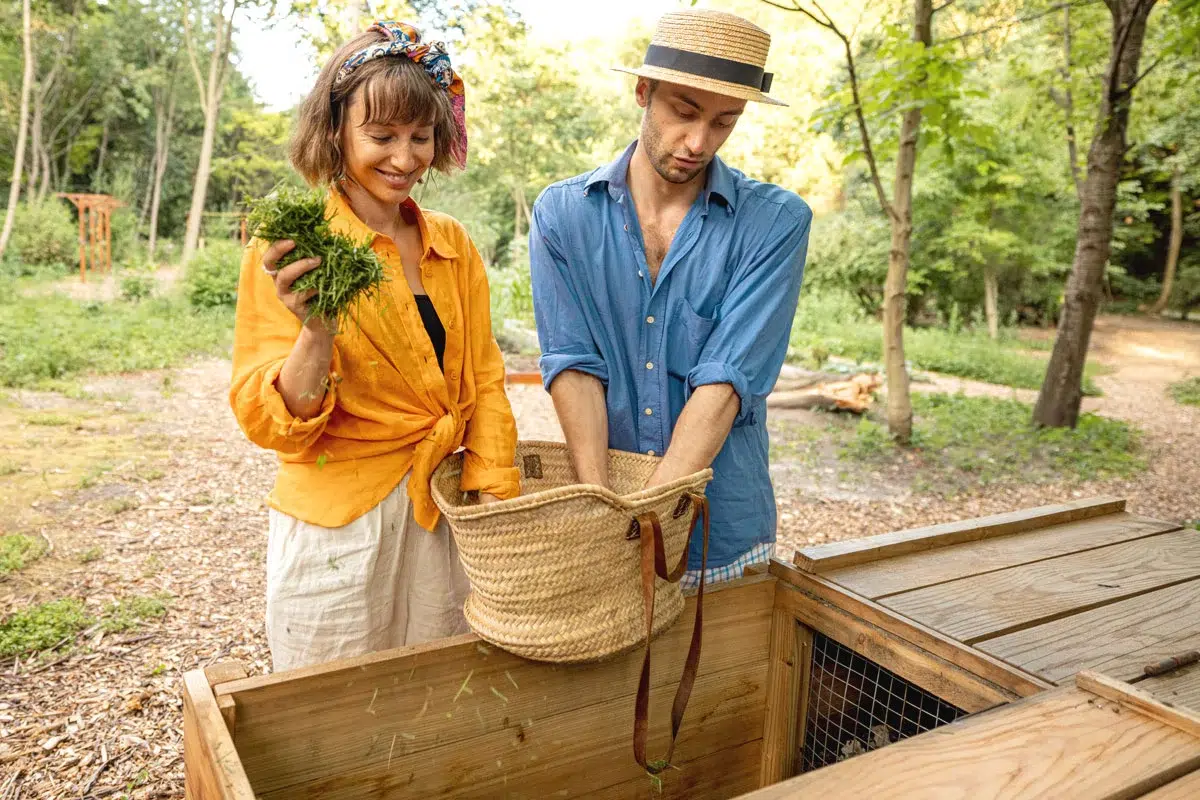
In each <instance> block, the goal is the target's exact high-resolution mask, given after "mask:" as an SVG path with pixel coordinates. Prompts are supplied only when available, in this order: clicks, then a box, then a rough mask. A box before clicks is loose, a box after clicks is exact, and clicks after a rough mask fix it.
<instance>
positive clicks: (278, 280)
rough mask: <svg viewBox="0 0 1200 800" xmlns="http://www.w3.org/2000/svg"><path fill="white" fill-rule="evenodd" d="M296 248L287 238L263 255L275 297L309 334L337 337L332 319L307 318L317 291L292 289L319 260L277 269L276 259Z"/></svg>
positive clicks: (264, 268)
mask: <svg viewBox="0 0 1200 800" xmlns="http://www.w3.org/2000/svg"><path fill="white" fill-rule="evenodd" d="M295 247H296V243H295V242H293V241H291V240H289V239H283V240H281V241H278V242H273V243H272V244H271V246H270V247H268V248H267V250H266V252H265V253H263V259H262V268H263V271H264V272H266V273H267V274H268V275H270V276H271V279H272V280H273V281H274V282H275V295H276V296H277V297H278V298H279V301H280V302H281V303H283V305H284V306H285V307H286V308H287V310H288V311H290V312H292V314H294V315H295V317H296V319H298V320H300V322H301V324H303V325H304V327H305V328H307V329H308V330H309V331H310V332H311V333H316V334H324V335H327V336H334V335H336V334H337V325H336V323H335V322H334V321H333V320H329V319H326V318H325V317H317V316H313V317H310V316H309V313H308V301H309V300H311V299H312V298H313V297H314V296H315V295H316V293H317V290H316V289H306V290H303V291H299V292H296V291H293V290H292V284H293V283H295V282H296V279H297V278H299V277H300V276H301V275H304V274H305V273H307V272H311V271H312V270H314V269H316V268H317V267H319V266H320V265H321V259H320V258H316V257H315V258H302V259H300V260H299V261H296V262H294V263H292V264H288V265H287V266H286V267H283V268H282V269H280V268H279V267H278V266H277V264H278V263H279V259H281V258H283V257H284V255H286V254H287V253H290V252H291V251H292V250H293V249H294V248H295Z"/></svg>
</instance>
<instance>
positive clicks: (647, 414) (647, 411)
mask: <svg viewBox="0 0 1200 800" xmlns="http://www.w3.org/2000/svg"><path fill="white" fill-rule="evenodd" d="M652 414H654V409H653V408H647V409H646V416H647V417H649V416H651V415H652Z"/></svg>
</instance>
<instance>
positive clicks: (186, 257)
mask: <svg viewBox="0 0 1200 800" xmlns="http://www.w3.org/2000/svg"><path fill="white" fill-rule="evenodd" d="M237 10H238V3H237V2H236V0H235V2H234V4H233V9H232V10H231V11H230V12H229V19H225V17H224V15H223V14H222V13H221V12H222V9H221V7H220V6H218V7H217V8H216V10H215V11H214V12H213V20H214V22H215V25H214V30H215V34H214V36H213V51H212V55H211V56H210V57H209V60H208V81H207V85H204V84H200V85H199V89H200V96H201V98H202V100H203V106H204V135H203V137H202V138H201V140H200V161H199V163H198V164H197V166H196V178H195V180H194V181H193V183H192V206H191V209H190V210H189V211H188V218H187V233H186V235H185V236H184V240H183V257H182V263H184V264H186V263H188V261H190V260H191V258H192V255H193V254H194V253H195V252H196V247H197V245H198V244H199V243H200V222H201V220H202V219H203V215H204V201H205V199H206V198H207V196H208V178H209V175H210V174H211V173H212V151H213V142H214V140H215V139H216V135H217V123H218V121H219V120H220V116H221V94H222V91H223V89H224V83H225V71H226V65H227V63H228V60H229V41H230V38H231V37H232V36H233V19H234V16H235V15H236V14H237ZM185 35H187V36H188V37H190V36H191V34H190V31H188V30H187V29H186V28H185ZM193 48H194V45H192V44H189V54H191V49H193ZM192 65H193V68H194V70H195V72H196V78H197V83H198V84H199V83H200V81H199V77H200V73H199V67H198V66H197V64H196V62H195V61H194V60H193V62H192Z"/></svg>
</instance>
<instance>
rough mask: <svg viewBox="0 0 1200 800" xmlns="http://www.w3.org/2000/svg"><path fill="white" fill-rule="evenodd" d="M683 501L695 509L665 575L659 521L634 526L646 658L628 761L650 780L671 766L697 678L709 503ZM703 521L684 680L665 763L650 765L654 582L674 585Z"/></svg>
mask: <svg viewBox="0 0 1200 800" xmlns="http://www.w3.org/2000/svg"><path fill="white" fill-rule="evenodd" d="M687 497H688V498H689V499H690V500H691V502H692V504H693V505H694V506H695V507H696V511H695V514H694V515H693V517H692V524H691V526H690V527H689V528H688V537H687V542H686V543H685V544H684V546H683V555H682V556H680V558H679V563H678V564H676V565H675V568H674V569H673V570H671V571H670V572H668V571H667V555H666V551H665V549H664V545H663V536H662V526H661V525H660V524H659V522H658V515H657V514H655V513H654V512H649V513H646V514H642V515H639V516H638V518H637V524H638V528H639V531H640V539H641V542H640V547H641V567H642V569H641V574H642V604H643V606H644V607H645V611H646V655H645V657H644V658H643V659H642V675H641V678H640V679H639V680H638V691H637V700H636V702H635V705H634V716H633V757H634V758H635V759H636V760H637V763H638V765H639V766H640V767H641V768H642V769H644V770H646V771H647V772H648V773H650V774H651V775H655V774H657V773H659V772H662V771H663V770H664V769H666V768H667V767H668V766H670V764H671V758H672V756H673V755H674V753H675V738H676V737H677V736H678V735H679V728H680V726H681V725H682V724H683V712H684V711H685V710H686V709H687V704H688V700H689V699H690V697H691V695H692V687H693V686H694V685H695V683H696V672H697V670H698V669H699V667H700V644H701V638H702V631H703V627H704V614H703V611H704V571H705V569H706V568H707V566H708V527H709V524H708V498H706V497H704V496H703V495H700V494H694V493H691V492H689V493H688V494H687ZM701 520H703V525H704V528H703V533H704V542H703V547H702V551H701V559H700V586H699V589H698V590H697V592H696V621H695V622H694V623H693V625H692V643H691V646H690V647H689V648H688V654H687V659H686V660H685V661H684V664H683V675H682V676H681V677H680V679H679V688H678V689H676V690H675V702H674V704H673V705H672V706H671V743H670V744H669V745H668V746H667V754H666V757H665V758H663V759H662V760H661V761H656V762H654V763H653V764H651V763H648V762H647V761H646V738H647V736H648V735H649V732H650V636H651V634H652V632H653V630H654V595H655V591H654V578H655V576H657V577H659V578H662V579H663V580H664V581H667V582H668V583H675V582H676V581H678V580H679V579H680V578H682V577H683V574H684V572H686V571H687V562H688V552H689V551H690V550H691V544H692V534H693V533H695V530H696V523H697V522H698V521H701Z"/></svg>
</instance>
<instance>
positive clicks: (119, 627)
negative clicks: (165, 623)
mask: <svg viewBox="0 0 1200 800" xmlns="http://www.w3.org/2000/svg"><path fill="white" fill-rule="evenodd" d="M169 599H170V598H169V596H167V595H156V596H154V597H143V596H141V595H133V596H131V597H122V598H121V599H120V600H118V601H117V602H115V603H110V604H109V605H108V606H107V607H106V608H105V609H104V618H103V619H102V620H101V621H100V627H102V628H103V629H104V630H105V631H107V632H108V633H125V632H126V631H131V630H134V629H135V628H137V626H138V624H139V623H141V621H142V620H147V619H158V618H159V617H161V616H163V615H164V614H166V613H167V603H168V601H169Z"/></svg>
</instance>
